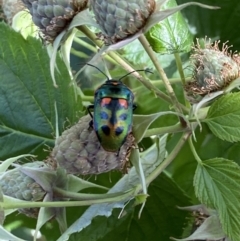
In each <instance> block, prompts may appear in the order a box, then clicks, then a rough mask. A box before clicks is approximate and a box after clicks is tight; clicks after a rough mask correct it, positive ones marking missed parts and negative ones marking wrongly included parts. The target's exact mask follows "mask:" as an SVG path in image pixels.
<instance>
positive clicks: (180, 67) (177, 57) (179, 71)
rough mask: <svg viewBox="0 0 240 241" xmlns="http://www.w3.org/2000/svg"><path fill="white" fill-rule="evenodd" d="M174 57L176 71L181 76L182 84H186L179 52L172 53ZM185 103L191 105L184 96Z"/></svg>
mask: <svg viewBox="0 0 240 241" xmlns="http://www.w3.org/2000/svg"><path fill="white" fill-rule="evenodd" d="M174 57H175V61H176V64H177V69H178V73H179V74H180V77H181V81H182V85H183V86H184V85H185V84H186V79H185V75H184V72H183V68H182V60H181V57H180V55H179V53H174ZM185 105H186V106H187V107H188V108H190V107H191V105H190V103H189V102H188V101H187V100H186V98H185Z"/></svg>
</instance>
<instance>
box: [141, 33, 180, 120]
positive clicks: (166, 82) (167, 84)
mask: <svg viewBox="0 0 240 241" xmlns="http://www.w3.org/2000/svg"><path fill="white" fill-rule="evenodd" d="M138 39H139V41H140V42H141V44H142V46H143V47H144V49H145V50H146V52H147V54H148V56H149V57H150V59H151V60H152V62H153V64H154V66H155V68H156V70H157V71H158V73H159V75H160V76H161V79H162V81H163V83H164V85H165V88H166V90H167V92H168V94H169V96H170V99H171V102H172V104H173V106H174V108H175V110H176V111H177V112H179V113H181V114H182V113H183V111H182V108H181V105H180V103H179V102H178V100H177V97H176V95H175V93H174V91H173V88H172V86H171V83H170V82H169V80H168V78H167V76H166V74H165V72H164V70H163V68H162V66H161V65H160V63H159V61H158V59H157V56H156V55H155V53H154V51H153V50H152V48H151V47H150V46H149V43H148V41H147V39H146V37H145V36H144V35H143V34H142V35H141V36H140V37H139V38H138ZM180 119H181V118H180ZM180 121H181V123H182V122H183V121H182V120H180Z"/></svg>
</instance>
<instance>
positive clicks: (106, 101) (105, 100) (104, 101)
mask: <svg viewBox="0 0 240 241" xmlns="http://www.w3.org/2000/svg"><path fill="white" fill-rule="evenodd" d="M111 100H112V99H111V98H103V99H102V100H101V106H102V107H103V106H105V105H108V104H109V103H110V102H111Z"/></svg>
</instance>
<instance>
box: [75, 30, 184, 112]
mask: <svg viewBox="0 0 240 241" xmlns="http://www.w3.org/2000/svg"><path fill="white" fill-rule="evenodd" d="M78 29H79V30H80V31H82V32H83V33H84V34H85V35H86V36H87V37H88V38H90V39H91V40H92V41H93V43H94V44H96V45H97V46H98V47H102V45H103V42H102V41H100V40H97V37H96V35H95V34H94V33H92V32H91V31H90V30H89V29H88V28H87V27H86V26H80V27H78ZM108 55H109V56H110V57H111V58H113V59H114V60H115V61H116V62H117V63H118V64H119V65H121V66H122V67H123V68H124V69H125V70H126V71H128V72H131V71H134V69H133V68H132V67H131V66H130V64H129V63H127V62H126V61H125V60H123V59H122V57H120V56H119V55H118V54H117V53H115V52H108ZM132 75H134V76H135V77H136V78H137V79H138V80H139V81H140V82H141V83H142V84H143V85H144V86H145V87H147V88H148V89H149V90H151V91H153V92H154V93H155V94H156V96H158V97H159V98H161V99H163V100H164V101H166V102H168V103H172V102H171V98H170V97H169V96H168V95H166V94H165V93H163V92H162V91H160V90H159V89H158V88H157V87H155V86H154V85H152V84H151V82H150V81H149V80H146V79H145V78H143V77H142V76H141V75H140V74H139V73H138V72H133V73H132ZM179 105H180V107H181V108H182V109H183V110H184V111H185V112H186V113H189V109H188V108H187V107H185V106H184V105H182V104H179Z"/></svg>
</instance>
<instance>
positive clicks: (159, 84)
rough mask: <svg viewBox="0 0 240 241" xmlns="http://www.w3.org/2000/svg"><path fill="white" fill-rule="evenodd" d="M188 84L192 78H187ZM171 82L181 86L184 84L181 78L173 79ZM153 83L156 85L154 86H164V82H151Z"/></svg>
mask: <svg viewBox="0 0 240 241" xmlns="http://www.w3.org/2000/svg"><path fill="white" fill-rule="evenodd" d="M185 80H186V82H189V81H190V80H191V77H187V78H185ZM169 82H170V83H171V84H172V85H173V84H181V83H182V80H181V78H171V79H169ZM151 83H152V84H153V85H154V86H161V85H163V84H164V83H163V82H162V80H151Z"/></svg>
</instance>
